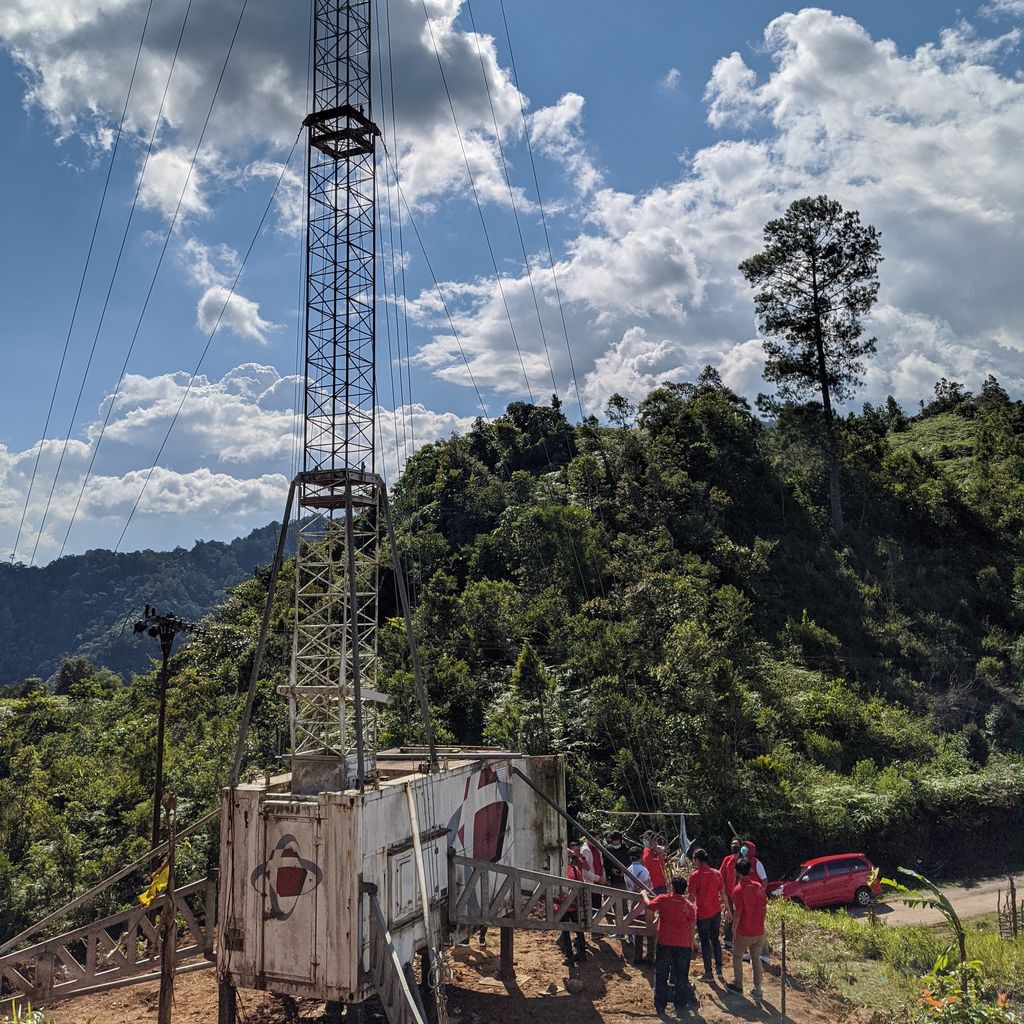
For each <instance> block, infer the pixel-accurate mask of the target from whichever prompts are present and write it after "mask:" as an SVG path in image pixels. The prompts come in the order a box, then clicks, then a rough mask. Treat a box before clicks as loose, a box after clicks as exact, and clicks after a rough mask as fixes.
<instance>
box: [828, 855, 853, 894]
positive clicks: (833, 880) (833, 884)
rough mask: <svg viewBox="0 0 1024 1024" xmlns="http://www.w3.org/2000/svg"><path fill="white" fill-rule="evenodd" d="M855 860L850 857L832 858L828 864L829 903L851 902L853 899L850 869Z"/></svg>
mask: <svg viewBox="0 0 1024 1024" xmlns="http://www.w3.org/2000/svg"><path fill="white" fill-rule="evenodd" d="M852 867H853V861H851V860H850V859H849V858H845V859H841V860H831V861H829V862H828V864H827V868H828V882H827V885H826V886H825V892H826V895H827V897H828V900H827V902H829V903H849V902H850V901H851V900H852V899H853V888H852V887H851V879H852V876H851V874H850V869H851V868H852Z"/></svg>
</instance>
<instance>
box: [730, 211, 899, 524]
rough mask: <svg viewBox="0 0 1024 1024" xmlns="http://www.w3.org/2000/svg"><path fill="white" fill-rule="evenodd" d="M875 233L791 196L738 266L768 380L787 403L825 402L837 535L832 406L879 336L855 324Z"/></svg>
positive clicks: (870, 300)
mask: <svg viewBox="0 0 1024 1024" xmlns="http://www.w3.org/2000/svg"><path fill="white" fill-rule="evenodd" d="M879 239H880V235H879V233H878V231H876V230H875V229H874V228H873V227H872V226H871V225H870V224H868V225H865V224H861V221H860V214H858V213H857V211H856V210H844V209H843V208H842V206H840V204H839V203H837V202H836V201H835V200H834V199H829V197H828V196H817V197H813V196H807V197H806V198H805V199H797V200H796V201H795V202H794V203H792V204H791V205H790V207H789V209H787V210H786V212H785V214H784V215H783V216H782V217H779V218H778V219H776V220H771V221H769V222H768V223H767V224H766V225H765V226H764V243H765V244H764V249H762V250H761V252H759V253H757V254H756V255H754V256H751V257H750V258H749V259H746V260H744V261H743V262H742V263H741V264H740V266H739V269H740V271H741V273H742V274H743V276H744V277H745V278H746V279H747V280H748V281H749V282H750V285H751V287H753V288H758V289H760V291H758V293H757V294H756V295H755V296H754V308H755V311H756V314H757V321H758V326H759V327H760V329H761V331H762V332H763V333H764V334H766V335H768V337H767V338H766V339H765V342H764V349H765V354H766V355H767V357H768V358H767V360H766V362H765V368H764V375H765V379H766V380H768V381H770V382H771V383H773V384H774V385H775V386H776V390H777V392H778V395H779V397H780V398H781V399H783V400H784V401H798V400H802V399H806V398H809V397H810V396H811V395H814V394H818V395H820V396H821V405H822V410H823V412H824V416H825V439H826V440H825V445H826V449H827V450H826V456H827V460H828V476H829V508H830V513H831V522H832V529H833V530H835V531H836V532H839V531H841V530H842V529H843V498H842V489H841V486H840V479H839V437H838V432H837V429H836V420H835V412H834V410H833V402H841V401H844V400H846V399H848V398H850V397H852V396H853V393H854V389H855V388H856V387H857V386H858V385H859V384H860V383H861V380H860V375H861V374H862V373H863V372H864V358H865V357H866V356H870V355H872V354H874V351H875V339H874V338H868V339H866V340H865V339H862V338H861V335H862V334H863V330H864V329H863V325H862V323H861V318H862V317H863V316H864V315H865V314H866V313H868V312H869V311H870V309H871V307H872V306H873V305H874V304H875V300H876V299H877V297H878V265H879V263H881V262H882V256H881V247H880V243H879Z"/></svg>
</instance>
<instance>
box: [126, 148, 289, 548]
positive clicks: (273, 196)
mask: <svg viewBox="0 0 1024 1024" xmlns="http://www.w3.org/2000/svg"><path fill="white" fill-rule="evenodd" d="M301 135H302V129H301V128H300V129H299V134H298V135H296V136H295V141H294V142H293V143H292V148H291V149H290V150H289V151H288V157H287V159H286V160H285V162H284V164H283V165H282V167H281V173H280V174H279V175H278V176H277V182H276V183H275V184H274V190H273V191H272V192H271V193H270V198H269V199H268V200H267V205H266V206H265V207H264V208H263V215H262V216H261V217H260V222H259V224H257V225H256V230H255V231H254V232H253V236H252V239H251V240H250V241H249V246H248V248H247V249H246V250H245V255H244V256H243V257H242V261H241V263H240V264H239V266H238V272H237V273H236V274H235V278H234V280H233V281H232V282H231V287H230V288H229V289H228V294H227V296H226V297H225V299H224V302H223V303H222V304H221V307H220V312H219V313H218V314H217V320H216V322H215V323H214V325H213V330H212V331H210V336H209V337H208V338H207V339H206V344H205V345H204V346H203V351H202V352H201V353H200V356H199V361H198V362H197V363H196V365H195V369H194V370H193V371H192V375H191V376H190V377H189V379H188V384H187V385H186V387H185V393H184V394H183V395H182V396H181V401H180V402H179V403H178V408H177V409H175V410H174V415H173V416H172V417H171V422H170V423H169V424H168V426H167V430H166V432H165V433H164V437H163V440H162V441H161V442H160V447H159V448H158V449H157V453H156V455H155V456H154V457H153V462H152V464H151V465H150V467H149V471H148V472H147V474H146V479H145V480H144V481H143V483H142V489H141V490H140V491H139V493H138V496H137V497H136V498H135V501H134V503H133V504H132V507H131V511H130V512H129V513H128V519H127V520H126V521H125V524H124V527H123V528H122V530H121V534H120V536H119V537H118V538H117V543H116V544H115V545H114V550H115V551H118V550H120V548H121V542H122V541H123V540H124V535H125V534H126V533H127V532H128V527H129V526H131V522H132V519H133V518H134V516H135V512H136V510H137V509H138V507H139V502H141V501H142V496H143V495H144V494H145V493H146V488H147V487H148V486H149V481H150V479H151V478H152V476H153V472H154V471H155V470H156V465H157V463H158V462H159V461H160V456H161V455H163V452H164V446H165V445H166V444H167V439H168V438H169V437H170V436H171V431H172V430H174V425H175V424H176V423H177V422H178V416H179V415H180V414H181V409H182V406H184V404H185V401H186V399H187V398H188V396H189V394H190V393H191V391H192V385H193V384H194V383H195V380H196V377H198V376H199V371H200V370H201V369H202V366H203V362H204V361H205V359H206V356H207V354H208V353H209V351H210V345H211V344H213V339H214V337H215V336H216V334H217V331H218V329H219V328H220V324H221V320H222V319H223V318H224V313H225V311H226V310H227V308H228V303H230V302H231V299H232V297H233V296H234V294H235V288H236V287H237V286H238V279H239V278H240V277H241V276H242V271H243V270H245V264H246V263H247V262H248V260H249V256H250V254H251V253H252V250H253V247H254V246H255V245H256V240H257V239H258V238H259V237H260V232H261V231H262V230H263V225H264V224H265V223H266V220H267V217H268V216H269V214H270V211H271V209H272V208H273V205H274V200H275V199H276V198H277V193H278V190H279V189H280V187H281V182H282V181H283V180H284V176H285V173H286V172H287V170H288V166H289V164H290V163H291V161H292V156H293V155H294V153H295V147H296V146H297V145H298V142H299V138H300V136H301Z"/></svg>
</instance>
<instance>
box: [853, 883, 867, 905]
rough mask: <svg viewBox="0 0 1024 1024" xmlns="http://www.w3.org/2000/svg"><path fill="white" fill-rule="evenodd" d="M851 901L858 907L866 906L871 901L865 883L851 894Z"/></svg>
mask: <svg viewBox="0 0 1024 1024" xmlns="http://www.w3.org/2000/svg"><path fill="white" fill-rule="evenodd" d="M853 902H854V903H856V904H857V906H858V907H866V906H868V905H869V904H870V903H871V890H870V889H869V888H868V887H867V886H866V885H862V886H860V887H858V889H857V891H856V892H855V893H854V894H853Z"/></svg>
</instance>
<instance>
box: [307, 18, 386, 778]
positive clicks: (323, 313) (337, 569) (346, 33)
mask: <svg viewBox="0 0 1024 1024" xmlns="http://www.w3.org/2000/svg"><path fill="white" fill-rule="evenodd" d="M313 18H314V29H313V112H312V113H310V115H309V116H308V117H307V118H306V119H305V121H304V125H305V127H306V129H307V186H308V193H307V203H308V221H307V224H308V226H307V248H306V378H305V402H304V418H305V424H304V459H303V471H302V473H301V474H300V477H299V479H298V481H297V483H298V492H297V497H298V506H299V531H298V558H297V576H298V578H297V586H296V600H295V630H294V634H293V647H292V667H291V677H290V680H289V686H288V688H287V690H288V696H289V711H290V724H291V743H292V770H293V789H294V790H295V791H297V792H317V791H319V790H323V789H344V788H347V787H348V786H349V785H351V784H352V783H353V782H354V783H356V784H357V785H362V784H363V782H365V781H367V780H369V779H372V777H373V774H374V755H375V750H376V707H377V704H376V702H375V700H374V698H375V697H376V696H377V694H376V692H375V690H376V682H377V589H378V575H379V574H378V568H379V550H380V544H379V532H378V523H379V513H380V504H381V501H382V494H381V491H382V487H381V481H380V478H379V477H378V476H377V474H376V465H375V453H374V447H375V446H374V429H375V423H374V413H375V400H376V395H375V391H376V376H375V337H374V335H375V299H376V225H375V207H376V155H375V147H376V140H377V137H378V136H379V134H380V133H379V131H378V129H377V126H376V125H375V124H374V123H373V121H372V119H371V107H370V100H371V96H370V81H371V79H370V72H371V48H370V38H371V37H370V0H313Z"/></svg>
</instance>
